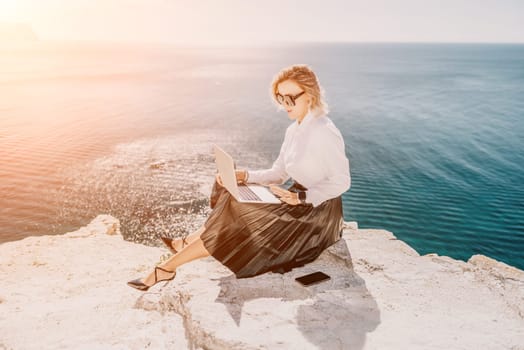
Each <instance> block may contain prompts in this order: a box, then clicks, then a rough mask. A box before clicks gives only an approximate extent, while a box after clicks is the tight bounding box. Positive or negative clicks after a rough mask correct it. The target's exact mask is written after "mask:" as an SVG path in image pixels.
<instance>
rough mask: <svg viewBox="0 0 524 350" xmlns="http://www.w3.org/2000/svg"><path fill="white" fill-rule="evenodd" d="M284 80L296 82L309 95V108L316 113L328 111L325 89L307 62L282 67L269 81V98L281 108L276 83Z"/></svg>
mask: <svg viewBox="0 0 524 350" xmlns="http://www.w3.org/2000/svg"><path fill="white" fill-rule="evenodd" d="M285 80H292V81H294V82H295V83H297V84H298V86H300V87H301V88H302V89H303V90H304V91H306V93H307V94H308V95H309V96H311V105H310V109H311V110H316V112H317V113H316V114H317V115H320V114H327V113H328V112H329V107H328V104H327V103H326V101H325V97H324V96H325V91H324V89H323V88H322V86H321V85H320V83H319V82H318V79H317V76H316V75H315V73H314V72H313V70H312V69H311V67H310V66H308V65H307V64H294V65H292V66H289V67H286V68H283V69H282V70H281V71H280V72H278V73H277V74H276V75H275V76H274V77H273V81H272V82H271V88H270V94H271V99H272V100H273V102H274V103H275V104H276V105H277V107H278V108H281V105H280V104H279V103H278V101H277V98H276V94H277V92H278V84H280V83H281V82H283V81H285Z"/></svg>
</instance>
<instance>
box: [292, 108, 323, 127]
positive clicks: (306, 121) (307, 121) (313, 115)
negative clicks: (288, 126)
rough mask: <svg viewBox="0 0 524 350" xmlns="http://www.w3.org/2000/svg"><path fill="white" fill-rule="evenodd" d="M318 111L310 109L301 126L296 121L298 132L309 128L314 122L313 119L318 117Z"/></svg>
mask: <svg viewBox="0 0 524 350" xmlns="http://www.w3.org/2000/svg"><path fill="white" fill-rule="evenodd" d="M317 114H318V113H317V111H315V110H312V109H310V110H309V111H308V112H307V113H306V115H305V116H304V118H302V121H301V122H300V124H299V123H298V120H295V126H296V129H297V130H304V129H306V128H307V125H308V124H310V123H311V122H312V120H313V119H315V118H316V117H318V115H317Z"/></svg>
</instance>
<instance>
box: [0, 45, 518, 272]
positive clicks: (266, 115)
mask: <svg viewBox="0 0 524 350" xmlns="http://www.w3.org/2000/svg"><path fill="white" fill-rule="evenodd" d="M295 63H306V64H309V65H310V66H311V67H312V68H313V70H314V71H315V72H316V73H317V75H318V78H319V81H320V83H321V85H322V86H323V88H324V89H325V91H326V99H327V102H328V104H329V107H330V112H329V114H328V116H329V117H330V118H331V119H332V120H333V122H334V123H335V125H336V126H337V127H338V128H339V129H340V131H341V133H342V135H343V136H344V140H345V145H346V155H347V156H348V159H349V161H350V169H351V177H352V183H351V188H350V189H349V191H347V192H346V193H345V194H344V195H343V206H344V219H345V220H346V221H357V222H358V225H359V228H377V229H386V230H388V231H391V232H393V233H394V234H395V236H396V237H397V238H398V239H401V240H403V241H405V242H406V243H408V244H409V245H410V246H412V247H413V248H414V249H415V250H416V251H417V252H418V253H419V254H421V255H423V254H427V253H437V254H439V255H447V256H451V257H453V258H455V259H460V260H464V261H466V260H468V259H469V258H470V257H471V256H472V255H474V254H483V255H486V256H489V257H491V258H494V259H497V260H499V261H502V262H505V263H507V264H509V265H512V266H515V267H518V268H520V269H524V254H523V253H522V252H523V251H524V190H523V189H522V184H523V183H524V167H523V164H524V137H523V136H522V135H524V118H522V117H523V116H524V99H523V98H522V96H524V44H476V43H471V44H460V43H438V44H427V43H336V44H319V43H316V44H314V43H310V44H297V45H292V46H289V47H283V46H276V47H252V48H249V49H242V48H219V47H215V48H169V47H138V46H137V47H133V46H121V47H120V46H114V45H101V44H100V45H98V44H90V45H85V44H81V43H76V44H71V43H68V44H60V43H49V44H45V43H44V44H39V45H36V46H34V47H31V46H28V47H23V48H12V49H5V48H4V49H1V48H0V96H2V98H0V193H1V194H2V195H1V196H0V244H1V243H2V242H7V241H13V240H18V239H22V238H24V237H27V236H32V235H44V234H51V235H52V234H61V233H65V232H69V231H73V230H75V229H77V228H79V227H81V226H84V225H86V224H87V223H89V222H90V221H91V220H92V219H93V218H95V217H96V216H97V215H98V214H110V215H113V216H114V217H116V218H118V219H119V220H120V222H121V231H122V234H123V236H124V238H125V239H127V240H132V241H135V242H140V243H144V244H149V245H157V244H160V240H159V236H160V234H168V235H172V236H180V235H182V234H185V233H188V232H190V231H193V230H196V229H197V228H198V227H199V226H200V225H201V224H202V223H203V221H204V220H205V218H206V215H207V214H208V213H209V210H210V209H209V208H208V205H207V201H208V197H209V194H210V190H211V186H212V184H213V181H214V173H215V166H214V159H213V156H212V153H211V147H210V146H211V144H212V143H217V144H219V145H221V146H223V148H224V149H226V150H227V151H228V152H230V153H231V154H232V155H233V157H234V158H235V160H236V163H237V167H239V168H252V169H255V168H257V169H262V168H268V167H270V166H271V164H272V163H273V161H274V160H275V159H276V156H277V155H278V152H279V149H280V146H281V142H282V140H283V137H284V131H285V129H286V127H287V126H288V125H289V124H290V123H292V122H293V121H291V120H290V119H289V118H288V116H287V115H286V113H283V112H279V111H278V110H277V108H276V107H275V106H274V105H273V104H272V102H271V101H270V96H269V86H270V83H271V79H272V77H273V75H274V74H276V73H277V72H278V71H279V70H280V69H281V68H283V67H285V66H288V65H291V64H295Z"/></svg>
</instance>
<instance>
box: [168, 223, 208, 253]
mask: <svg viewBox="0 0 524 350" xmlns="http://www.w3.org/2000/svg"><path fill="white" fill-rule="evenodd" d="M205 229H206V227H205V226H204V225H202V226H201V227H200V228H199V229H198V230H196V231H195V232H193V233H191V234H189V235H187V236H186V242H187V243H188V244H190V243H191V242H193V241H194V240H196V239H197V238H200V235H201V234H202V233H203V232H204V230H205ZM171 245H172V246H173V248H174V249H175V250H176V251H178V252H179V251H181V250H182V246H184V247H186V246H187V245H186V244H183V242H182V238H175V239H173V241H172V242H171Z"/></svg>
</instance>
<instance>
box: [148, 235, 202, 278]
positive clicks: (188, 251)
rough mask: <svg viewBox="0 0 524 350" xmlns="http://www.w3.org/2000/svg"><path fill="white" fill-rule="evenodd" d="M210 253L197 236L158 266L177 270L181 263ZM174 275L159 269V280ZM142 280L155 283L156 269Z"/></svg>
mask: <svg viewBox="0 0 524 350" xmlns="http://www.w3.org/2000/svg"><path fill="white" fill-rule="evenodd" d="M209 255H210V254H209V252H208V251H207V250H206V248H205V247H204V242H202V240H201V239H200V238H199V237H197V238H194V239H193V241H192V242H191V243H190V244H189V245H187V246H185V247H184V249H182V250H181V251H179V252H178V254H175V255H172V256H171V257H170V258H169V259H167V260H166V261H164V262H163V263H162V264H159V265H158V266H159V267H162V268H163V269H165V270H168V271H175V270H176V268H177V267H179V266H180V265H183V264H185V263H187V262H190V261H193V260H196V259H199V258H204V257H206V256H209ZM172 275H173V274H172V273H168V272H164V271H162V270H158V271H157V276H158V279H159V280H161V279H165V278H169V277H171V276H172ZM142 282H143V283H145V284H147V285H152V284H153V283H155V273H154V271H153V272H151V273H150V274H149V275H148V276H147V277H146V278H145V279H144V280H143V281H142Z"/></svg>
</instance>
